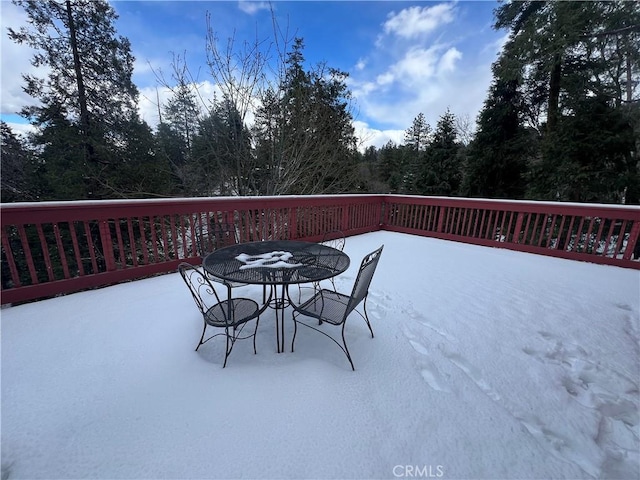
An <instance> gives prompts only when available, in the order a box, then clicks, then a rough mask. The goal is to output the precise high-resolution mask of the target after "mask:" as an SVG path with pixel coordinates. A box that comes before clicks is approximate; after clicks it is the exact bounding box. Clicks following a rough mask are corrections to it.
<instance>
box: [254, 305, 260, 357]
mask: <svg viewBox="0 0 640 480" xmlns="http://www.w3.org/2000/svg"><path fill="white" fill-rule="evenodd" d="M259 323H260V316H259V315H258V318H257V319H256V328H255V330H254V331H253V354H254V355H256V354H257V353H258V351H257V350H256V334H257V333H258V324H259Z"/></svg>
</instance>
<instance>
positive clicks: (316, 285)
mask: <svg viewBox="0 0 640 480" xmlns="http://www.w3.org/2000/svg"><path fill="white" fill-rule="evenodd" d="M345 242H346V240H345V235H344V232H343V231H342V230H332V231H330V232H327V233H325V234H324V236H323V237H322V243H323V244H325V245H328V246H329V247H333V248H335V249H336V250H340V251H341V252H342V251H344V245H345ZM329 281H331V285H332V286H333V289H334V290H336V283H335V282H336V280H335V277H331V278H330V279H329ZM305 290H313V294H316V293H318V291H320V282H313V284H312V286H311V287H305V286H303V284H298V302H301V301H302V292H303V291H305Z"/></svg>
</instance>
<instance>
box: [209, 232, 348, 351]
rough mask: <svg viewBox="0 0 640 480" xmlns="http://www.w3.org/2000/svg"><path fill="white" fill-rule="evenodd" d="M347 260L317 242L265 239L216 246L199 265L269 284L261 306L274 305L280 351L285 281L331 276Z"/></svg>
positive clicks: (213, 271) (233, 277)
mask: <svg viewBox="0 0 640 480" xmlns="http://www.w3.org/2000/svg"><path fill="white" fill-rule="evenodd" d="M349 263H350V259H349V256H348V255H347V254H346V253H344V252H341V251H340V250H337V249H335V248H332V247H329V246H327V245H323V244H321V243H312V242H302V241H298V240H266V241H261V242H249V243H238V244H236V245H231V246H228V247H224V248H220V249H217V250H215V251H213V252H212V253H210V254H208V255H207V256H205V257H204V260H203V262H202V265H203V268H204V269H205V271H206V272H207V273H209V274H210V275H213V276H215V277H218V278H220V279H222V280H226V281H229V282H238V283H247V284H254V285H269V287H270V288H269V297H268V299H265V304H264V306H263V308H265V309H266V308H267V307H272V308H274V309H275V313H276V342H277V350H278V353H281V352H284V308H285V307H287V306H288V305H289V304H290V303H291V300H290V298H289V285H292V284H300V283H312V282H319V281H320V280H325V279H328V278H331V277H335V276H336V275H339V274H341V273H343V272H344V271H345V270H347V268H349ZM278 286H280V287H281V288H280V293H279V294H278V291H277V287H278Z"/></svg>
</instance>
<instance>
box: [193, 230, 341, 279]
mask: <svg viewBox="0 0 640 480" xmlns="http://www.w3.org/2000/svg"><path fill="white" fill-rule="evenodd" d="M349 263H350V260H349V256H348V255H347V254H346V253H344V252H341V251H340V250H337V249H335V248H332V247H329V246H327V245H322V244H320V243H312V242H301V241H297V240H267V241H262V242H250V243H239V244H236V245H231V246H229V247H224V248H220V249H218V250H215V251H214V252H212V253H210V254H208V255H206V256H205V258H204V260H203V262H202V265H203V267H204V269H205V270H206V271H207V272H208V273H209V274H211V275H214V276H215V277H218V278H221V279H223V280H226V281H229V282H238V283H250V284H270V285H274V284H280V285H290V284H295V283H308V282H318V281H320V280H324V279H327V278H331V277H334V276H336V275H339V274H341V273H342V272H344V271H345V270H346V269H347V268H349Z"/></svg>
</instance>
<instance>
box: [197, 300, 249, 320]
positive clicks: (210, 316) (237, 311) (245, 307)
mask: <svg viewBox="0 0 640 480" xmlns="http://www.w3.org/2000/svg"><path fill="white" fill-rule="evenodd" d="M231 302H233V304H232V305H233V312H234V313H233V316H232V319H233V321H231V320H229V321H227V320H226V319H227V318H228V312H229V300H223V301H222V302H220V303H218V304H216V305H214V306H213V307H211V308H210V309H209V310H207V312H206V313H205V315H204V318H205V321H206V322H207V324H209V325H211V326H213V327H226V326H237V325H241V324H243V323H245V322H247V321H249V320H252V319H253V318H255V317H256V313H257V312H258V310H259V307H258V303H257V302H255V301H253V300H251V299H249V298H234V299H232V300H231Z"/></svg>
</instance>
